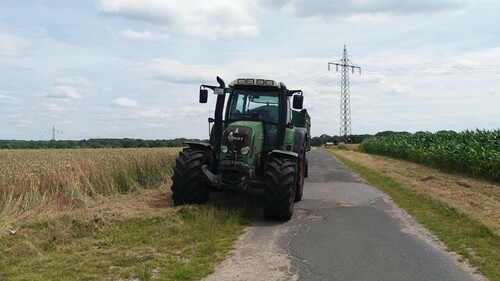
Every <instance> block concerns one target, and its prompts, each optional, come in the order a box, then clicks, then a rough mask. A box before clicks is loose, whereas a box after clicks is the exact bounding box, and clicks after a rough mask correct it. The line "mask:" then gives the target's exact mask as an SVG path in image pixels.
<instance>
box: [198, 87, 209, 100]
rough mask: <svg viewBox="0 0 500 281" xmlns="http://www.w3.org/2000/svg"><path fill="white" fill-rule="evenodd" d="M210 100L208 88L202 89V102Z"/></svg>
mask: <svg viewBox="0 0 500 281" xmlns="http://www.w3.org/2000/svg"><path fill="white" fill-rule="evenodd" d="M207 100H208V90H207V89H200V103H207Z"/></svg>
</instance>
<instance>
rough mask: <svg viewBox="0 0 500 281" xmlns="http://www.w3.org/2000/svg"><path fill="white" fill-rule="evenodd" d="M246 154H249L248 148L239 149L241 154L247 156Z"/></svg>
mask: <svg viewBox="0 0 500 281" xmlns="http://www.w3.org/2000/svg"><path fill="white" fill-rule="evenodd" d="M248 152H250V148H249V147H248V146H245V147H243V148H242V149H241V154H243V155H247V154H248Z"/></svg>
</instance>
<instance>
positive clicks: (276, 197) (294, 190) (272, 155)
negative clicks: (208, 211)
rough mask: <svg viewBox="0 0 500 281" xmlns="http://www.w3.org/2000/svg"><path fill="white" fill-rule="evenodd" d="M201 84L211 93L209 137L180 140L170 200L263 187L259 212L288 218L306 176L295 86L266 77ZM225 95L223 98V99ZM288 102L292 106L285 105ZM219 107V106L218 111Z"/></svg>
mask: <svg viewBox="0 0 500 281" xmlns="http://www.w3.org/2000/svg"><path fill="white" fill-rule="evenodd" d="M217 82H218V83H219V86H211V85H201V86H200V103H206V102H207V99H208V89H211V90H212V91H213V92H214V94H215V95H216V96H217V102H216V106H215V115H214V118H209V119H208V122H209V123H213V126H212V130H211V131H210V143H194V142H186V145H188V147H187V148H184V149H183V151H182V152H180V153H179V157H178V159H177V160H176V165H175V169H174V175H173V177H172V180H173V184H172V199H173V200H174V203H175V204H176V205H183V204H193V203H197V204H202V203H205V202H206V201H207V200H208V197H209V192H210V191H214V190H231V189H232V190H235V189H238V190H247V189H249V188H260V189H264V215H265V217H266V218H269V219H277V220H289V219H290V218H291V217H292V214H293V209H294V202H297V201H300V200H301V199H302V194H303V190H304V177H307V169H308V166H307V158H306V152H307V151H309V150H310V127H311V121H310V117H309V114H308V113H307V110H306V109H303V108H302V107H303V99H304V97H303V93H302V91H301V90H288V89H287V87H286V86H285V84H283V83H277V82H276V81H273V80H266V79H248V78H244V79H236V80H234V81H233V82H231V83H230V84H229V86H228V87H226V84H225V83H224V81H223V80H222V79H221V78H220V77H217ZM226 98H227V102H226ZM290 103H292V106H291V105H290ZM224 109H225V112H224Z"/></svg>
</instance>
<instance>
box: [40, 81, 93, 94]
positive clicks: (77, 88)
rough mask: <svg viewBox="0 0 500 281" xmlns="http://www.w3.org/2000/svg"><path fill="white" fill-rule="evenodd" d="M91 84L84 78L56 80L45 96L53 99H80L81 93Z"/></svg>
mask: <svg viewBox="0 0 500 281" xmlns="http://www.w3.org/2000/svg"><path fill="white" fill-rule="evenodd" d="M91 85H92V83H91V82H90V81H89V80H87V79H86V78H84V77H81V76H76V77H61V78H59V79H57V80H56V82H55V83H54V85H53V86H52V87H51V88H50V90H49V93H48V94H47V95H46V97H48V98H54V99H81V98H82V94H81V92H82V91H84V90H85V89H88V88H89V87H90V86H91Z"/></svg>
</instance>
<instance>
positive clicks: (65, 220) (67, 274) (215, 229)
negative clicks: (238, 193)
mask: <svg viewBox="0 0 500 281" xmlns="http://www.w3.org/2000/svg"><path fill="white" fill-rule="evenodd" d="M169 196H170V192H165V191H161V192H160V190H145V191H139V192H138V193H136V194H129V195H119V196H115V197H113V198H108V200H109V201H108V202H104V204H102V205H99V206H96V207H94V208H86V209H79V210H73V211H70V212H65V213H58V214H55V215H53V216H52V217H50V218H45V219H44V218H37V219H32V220H30V221H26V222H23V223H19V224H18V225H17V226H16V232H15V234H6V235H5V234H2V235H1V236H0V280H154V279H156V280H198V279H200V278H202V277H204V276H206V275H208V274H209V273H211V272H212V271H213V270H214V267H215V265H216V264H217V263H219V262H220V261H222V260H223V259H224V257H225V256H226V254H227V253H228V252H229V251H230V250H231V249H232V244H233V242H234V241H235V240H236V239H237V238H238V237H239V235H241V234H242V232H243V229H244V226H245V225H246V223H247V217H246V216H247V214H249V213H253V212H252V211H251V209H252V208H254V206H257V203H256V202H254V201H255V200H257V199H258V196H254V197H252V195H250V196H246V197H238V198H236V199H234V198H233V201H237V203H234V204H225V203H224V200H226V199H225V198H221V197H220V196H217V195H216V196H215V198H213V200H212V201H213V202H214V203H213V204H207V205H203V206H183V207H173V206H171V202H164V201H163V200H165V199H167V198H168V197H169ZM134 197H139V198H140V199H137V198H134ZM112 199H114V200H117V202H111V201H112ZM167 200H168V201H170V199H169V198H168V199H167Z"/></svg>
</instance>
